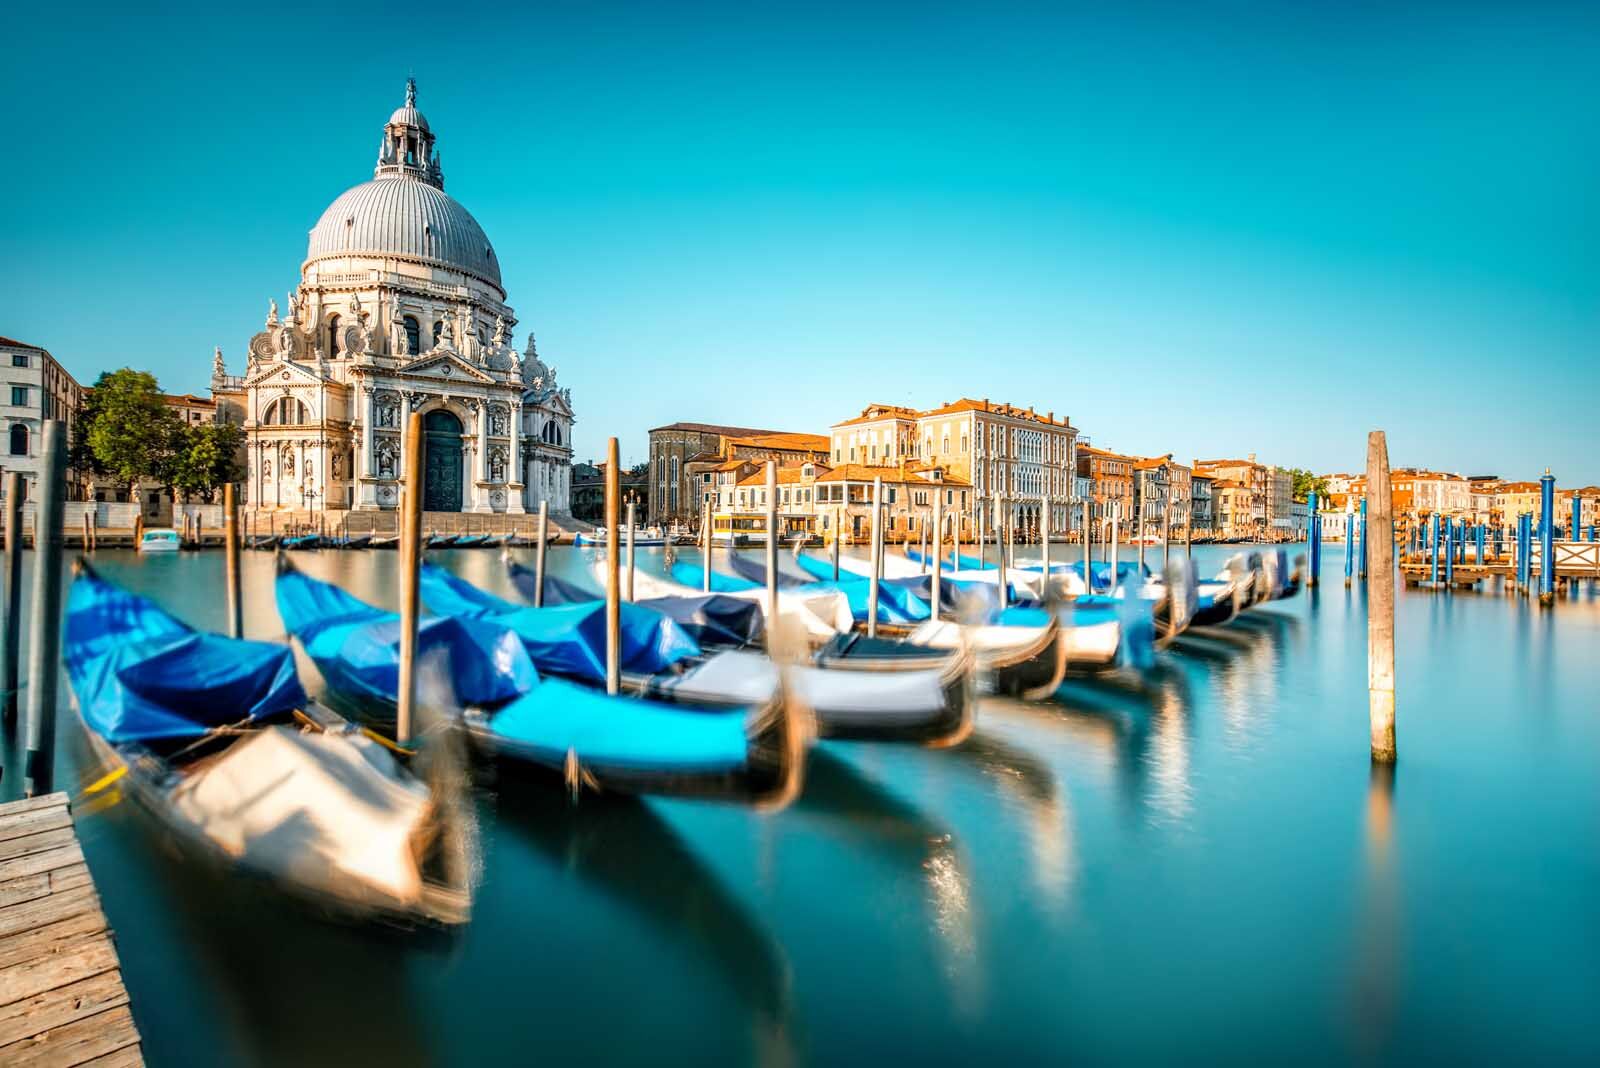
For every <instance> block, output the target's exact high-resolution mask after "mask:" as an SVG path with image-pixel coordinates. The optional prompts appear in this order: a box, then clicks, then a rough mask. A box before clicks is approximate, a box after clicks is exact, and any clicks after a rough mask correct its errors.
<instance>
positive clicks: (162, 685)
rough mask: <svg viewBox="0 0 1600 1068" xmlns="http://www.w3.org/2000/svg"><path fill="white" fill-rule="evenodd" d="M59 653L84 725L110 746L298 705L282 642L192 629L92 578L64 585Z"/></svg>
mask: <svg viewBox="0 0 1600 1068" xmlns="http://www.w3.org/2000/svg"><path fill="white" fill-rule="evenodd" d="M63 656H64V659H65V660H66V664H67V674H68V677H69V678H70V679H71V680H72V689H73V692H74V693H75V694H76V695H77V698H78V707H79V709H80V710H81V711H82V714H83V718H84V721H85V722H86V723H87V724H88V725H89V727H90V728H91V729H92V730H94V731H95V732H96V733H97V734H99V735H100V736H101V737H102V738H105V739H106V740H107V741H109V742H112V743H122V742H155V741H160V740H163V739H178V738H190V737H195V736H198V735H201V734H204V733H206V732H207V731H208V730H211V729H212V728H214V727H219V726H222V725H225V724H230V723H238V722H239V721H241V720H244V719H265V718H268V717H270V716H274V715H278V714H280V713H287V712H290V711H292V710H294V709H296V708H299V707H301V706H303V705H304V704H305V703H306V694H305V691H304V690H303V689H301V687H300V680H299V679H298V678H297V677H296V675H295V670H294V653H293V651H292V650H291V649H290V648H289V647H288V646H286V645H276V644H273V643H271V642H256V641H241V640H236V639H233V638H225V637H223V636H222V635H219V634H206V633H202V632H200V631H196V630H194V629H193V628H191V627H189V626H187V625H186V624H184V623H181V622H179V621H178V620H177V619H174V618H173V617H172V616H170V615H168V614H167V613H166V612H164V611H162V610H161V609H160V608H158V607H156V605H155V603H154V602H152V601H150V600H149V599H147V598H144V597H140V596H139V595H138V594H134V593H129V592H128V591H126V590H123V589H121V588H119V587H117V586H113V585H112V584H111V583H109V582H106V581H105V580H104V579H101V578H99V577H98V576H96V575H93V574H84V575H80V576H79V577H78V578H77V579H76V580H75V581H74V582H73V584H72V590H71V593H70V594H69V595H68V598H67V626H66V643H65V646H64V648H63Z"/></svg>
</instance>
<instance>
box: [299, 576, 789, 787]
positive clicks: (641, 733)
mask: <svg viewBox="0 0 1600 1068" xmlns="http://www.w3.org/2000/svg"><path fill="white" fill-rule="evenodd" d="M424 566H425V567H430V566H431V565H424ZM277 602H278V612H279V615H280V616H282V618H283V622H284V626H285V629H287V630H288V632H289V634H290V635H291V636H293V637H294V638H295V639H296V640H298V641H299V642H300V643H301V646H302V647H303V648H304V649H305V651H306V654H307V655H308V656H309V657H310V658H311V660H312V662H313V663H315V664H316V665H317V668H318V670H319V671H321V672H322V674H323V677H324V679H326V680H327V682H328V685H329V687H330V688H332V689H334V690H336V691H339V692H341V693H343V694H345V695H346V697H347V699H349V700H351V701H352V702H353V703H355V704H357V705H358V706H360V707H361V708H362V709H364V710H365V712H366V714H367V715H369V716H377V717H379V719H380V722H392V719H393V716H394V708H395V703H396V699H397V698H396V695H397V694H398V692H399V689H398V677H399V648H398V639H399V617H398V616H397V615H395V614H394V613H392V612H385V611H383V610H382V609H379V608H376V607H374V606H372V605H369V604H367V603H365V602H364V601H361V600H359V599H358V598H356V597H354V596H352V595H350V594H349V593H346V592H345V591H344V590H342V589H340V588H339V587H337V586H333V585H331V584H329V583H326V582H322V581H320V580H318V579H314V578H311V577H310V576H308V575H306V574H304V573H303V572H301V571H299V570H298V569H297V568H295V567H294V566H293V565H292V564H290V563H289V562H288V561H287V560H286V559H284V558H282V557H280V558H279V573H278V582H277ZM548 637H549V638H550V640H551V643H552V647H554V646H555V645H556V644H558V643H560V642H562V641H563V640H564V642H565V646H566V648H565V650H564V652H563V653H562V654H560V655H564V656H565V657H566V660H567V662H569V663H572V664H575V665H581V666H585V667H586V666H587V665H589V664H592V663H594V662H595V659H596V657H597V656H598V657H600V658H603V656H604V637H603V634H602V636H601V640H600V643H599V645H598V649H597V648H596V647H595V645H594V644H593V643H592V642H589V641H586V640H585V632H584V629H583V628H582V627H581V626H580V627H578V628H576V629H574V630H573V631H571V632H569V633H568V634H567V635H566V636H565V638H564V639H563V637H562V635H561V633H560V628H559V627H552V628H551V629H550V632H549V635H548ZM417 646H418V648H417V659H418V663H419V664H424V665H426V664H428V663H430V662H431V663H434V664H437V665H438V666H439V668H440V669H441V670H443V671H445V672H446V673H447V675H448V679H447V680H445V681H444V682H439V683H436V684H435V686H434V688H435V689H448V690H449V691H450V692H449V694H448V695H445V696H443V698H442V700H440V701H438V702H435V703H436V704H442V705H445V706H446V711H449V710H452V709H455V710H459V720H460V722H461V724H462V725H463V726H464V727H465V729H466V731H467V733H468V736H469V737H470V738H471V739H472V741H473V742H474V744H475V745H476V746H477V748H478V749H479V750H480V751H482V752H483V753H484V754H485V755H490V756H495V757H497V758H500V762H501V764H502V767H503V768H506V769H514V768H517V767H528V766H531V767H537V768H540V769H542V770H544V771H545V772H547V773H553V774H555V775H558V776H562V777H564V778H565V780H566V782H567V783H568V784H569V785H570V786H571V787H572V788H573V789H574V790H575V791H576V790H577V789H579V788H583V787H587V788H591V789H596V790H602V791H604V790H616V791H623V792H630V793H654V794H671V795H676V796H684V797H697V798H719V799H732V800H743V801H748V802H752V803H755V804H759V805H762V806H766V807H772V806H780V805H783V804H786V803H787V802H788V801H789V800H791V799H792V798H793V797H794V796H795V795H796V794H797V793H798V792H799V788H800V783H801V779H802V777H803V775H804V760H805V746H806V744H807V742H806V739H807V737H808V730H807V727H806V725H805V711H804V708H803V706H802V705H801V704H800V702H798V701H795V700H792V699H791V698H790V697H789V695H788V694H787V693H786V692H785V691H782V690H780V691H778V692H775V693H772V694H769V695H768V696H767V698H766V699H765V700H764V701H761V702H759V703H752V704H750V705H741V706H738V707H733V708H707V709H701V708H686V707H682V706H679V705H675V704H667V703H664V702H661V701H651V700H645V699H641V698H639V697H634V696H622V695H618V696H609V695H607V694H605V693H604V692H601V691H599V690H596V689H595V688H594V687H593V686H591V685H584V684H581V683H577V682H573V681H569V680H567V679H562V678H557V677H550V676H544V677H541V676H540V674H539V672H538V671H537V669H536V668H535V667H534V664H533V661H532V660H531V658H530V657H529V655H528V652H527V649H526V647H525V646H524V644H523V640H522V638H520V637H519V636H518V635H517V634H516V633H514V632H513V631H512V630H511V629H510V628H508V627H506V626H503V625H500V624H499V623H497V622H495V621H492V620H490V619H487V618H469V617H460V616H455V617H452V616H432V617H428V618H426V619H424V620H423V621H422V623H421V624H420V625H419V627H418V636H417ZM580 647H581V648H580ZM553 655H555V654H553ZM600 662H601V664H602V666H603V659H601V661H600Z"/></svg>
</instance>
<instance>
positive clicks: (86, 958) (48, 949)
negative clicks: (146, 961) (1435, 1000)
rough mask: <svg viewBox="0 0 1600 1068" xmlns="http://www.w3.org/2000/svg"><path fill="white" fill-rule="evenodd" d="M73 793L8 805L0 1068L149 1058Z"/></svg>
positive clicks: (0, 850)
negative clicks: (81, 840)
mask: <svg viewBox="0 0 1600 1068" xmlns="http://www.w3.org/2000/svg"><path fill="white" fill-rule="evenodd" d="M143 1063H144V1055H143V1053H142V1052H141V1050H140V1044H139V1032H138V1030H137V1028H135V1026H134V1023H133V1014H132V1012H131V1010H130V1008H129V1004H128V992H127V990H125V989H124V988H123V985H122V971H121V967H120V965H119V963H118V960H117V950H116V946H115V945H114V944H113V943H112V936H111V931H110V930H108V929H107V927H106V918H105V914H104V913H103V912H101V911H100V897H99V895H98V894H96V893H95V889H94V883H93V882H92V881H91V880H90V877H89V869H88V867H87V866H85V864H84V861H83V850H82V849H80V848H79V846H78V836H77V831H76V829H75V828H74V827H73V824H72V813H71V811H70V810H69V808H68V806H67V795H66V794H64V793H55V794H47V795H45V796H44V797H35V798H30V799H28V800H25V801H13V802H10V803H9V804H4V805H0V1065H6V1066H8V1068H11V1066H19V1065H37V1066H50V1068H56V1066H67V1065H80V1064H82V1065H90V1064H92V1065H94V1066H95V1068H123V1066H126V1065H141V1064H143Z"/></svg>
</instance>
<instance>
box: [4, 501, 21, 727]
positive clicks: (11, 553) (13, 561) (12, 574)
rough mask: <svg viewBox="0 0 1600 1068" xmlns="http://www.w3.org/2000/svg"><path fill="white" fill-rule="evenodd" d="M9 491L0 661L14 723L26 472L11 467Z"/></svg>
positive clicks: (7, 712) (9, 721)
mask: <svg viewBox="0 0 1600 1068" xmlns="http://www.w3.org/2000/svg"><path fill="white" fill-rule="evenodd" d="M5 495H6V617H5V625H6V640H5V653H4V657H3V661H0V699H3V700H4V702H5V705H4V707H5V721H6V725H7V726H10V725H11V724H12V723H14V722H16V718H17V687H18V686H19V685H20V684H21V677H20V673H19V671H18V668H19V667H20V661H21V658H22V476H21V475H20V474H18V473H17V472H15V471H7V472H6V478H5Z"/></svg>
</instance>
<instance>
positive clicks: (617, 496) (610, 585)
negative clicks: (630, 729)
mask: <svg viewBox="0 0 1600 1068" xmlns="http://www.w3.org/2000/svg"><path fill="white" fill-rule="evenodd" d="M618 462H619V461H618V459H617V439H616V438H609V439H607V441H606V693H609V694H613V695H614V694H616V693H617V692H618V691H620V690H621V689H622V575H621V572H620V571H619V570H618V567H617V565H618V564H619V563H620V562H621V561H620V560H619V559H618V557H619V555H620V550H621V543H620V541H619V540H618V538H617V533H618V532H617V524H618V521H619V520H620V519H621V515H620V513H621V511H622V509H621V508H620V507H618V506H619V505H620V504H621V497H622V485H621V472H619V471H618V470H617V464H618Z"/></svg>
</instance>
